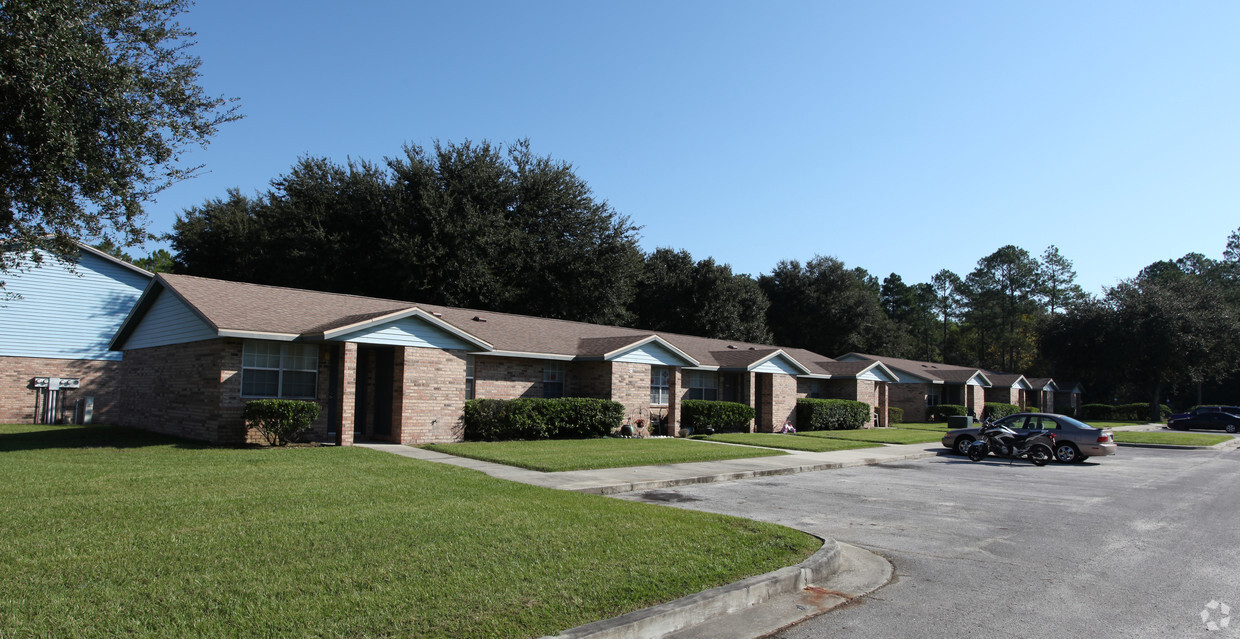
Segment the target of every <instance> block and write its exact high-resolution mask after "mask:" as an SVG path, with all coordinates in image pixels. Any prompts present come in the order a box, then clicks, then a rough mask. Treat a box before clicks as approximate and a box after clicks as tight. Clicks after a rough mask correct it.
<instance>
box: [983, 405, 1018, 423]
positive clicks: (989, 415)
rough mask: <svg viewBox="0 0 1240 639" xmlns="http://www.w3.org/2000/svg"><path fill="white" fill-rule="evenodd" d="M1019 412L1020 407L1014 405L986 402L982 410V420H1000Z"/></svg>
mask: <svg viewBox="0 0 1240 639" xmlns="http://www.w3.org/2000/svg"><path fill="white" fill-rule="evenodd" d="M1019 412H1020V406H1017V405H1016V404H1004V403H1003V402H986V404H985V405H984V406H983V408H982V419H1002V418H1004V417H1007V416H1008V415H1015V414H1016V413H1019Z"/></svg>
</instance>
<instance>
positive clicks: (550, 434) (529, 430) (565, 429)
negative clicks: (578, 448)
mask: <svg viewBox="0 0 1240 639" xmlns="http://www.w3.org/2000/svg"><path fill="white" fill-rule="evenodd" d="M623 420H624V405H623V404H621V403H619V402H613V401H610V400H606V399H590V398H586V397H561V398H557V399H542V398H521V399H507V400H504V399H471V400H469V401H467V402H465V418H464V422H465V439H467V440H470V441H487V442H494V441H506V440H512V439H582V438H588V437H603V436H604V435H607V434H608V433H610V432H612V431H613V430H615V429H617V428H619V427H620V424H621V422H622V421H623Z"/></svg>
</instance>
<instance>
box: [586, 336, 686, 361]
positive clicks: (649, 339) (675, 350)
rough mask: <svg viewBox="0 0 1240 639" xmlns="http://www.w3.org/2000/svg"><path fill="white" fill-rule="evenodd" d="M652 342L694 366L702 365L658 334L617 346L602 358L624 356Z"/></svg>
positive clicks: (609, 358)
mask: <svg viewBox="0 0 1240 639" xmlns="http://www.w3.org/2000/svg"><path fill="white" fill-rule="evenodd" d="M651 342H654V343H656V344H658V345H659V346H662V347H664V348H666V349H667V350H669V351H671V352H672V353H674V354H676V356H677V357H680V358H681V359H683V360H685V361H686V362H690V363H691V365H692V366H700V365H701V364H702V363H701V362H699V361H697V360H696V359H694V358H693V356H691V355H689V354H688V353H686V352H684V351H682V350H680V349H679V348H676V347H675V346H673V345H672V344H671V343H670V342H668V341H667V340H665V339H663V338H662V337H659V336H658V335H650V336H648V337H645V338H642V339H641V340H639V341H636V342H633V343H632V344H627V345H625V346H621V347H620V348H617V349H616V350H614V351H612V352H610V353H605V354H604V355H603V358H602V359H603V360H604V361H609V360H613V359H616V358H617V357H621V356H623V355H624V354H625V353H628V352H630V351H632V350H633V349H635V348H641V347H642V346H645V345H646V344H649V343H651ZM682 366H683V365H682Z"/></svg>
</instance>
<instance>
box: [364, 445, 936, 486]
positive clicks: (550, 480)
mask: <svg viewBox="0 0 1240 639" xmlns="http://www.w3.org/2000/svg"><path fill="white" fill-rule="evenodd" d="M357 445H358V446H362V447H365V448H372V449H374V450H381V451H384V452H389V453H395V454H397V455H401V456H403V457H412V458H414V459H421V460H424V461H431V462H439V463H441V464H452V465H453V466H462V467H464V468H472V469H474V470H478V471H482V472H484V473H486V474H488V475H490V476H492V477H496V478H499V479H507V480H510V481H516V482H521V483H523V484H532V485H534V486H542V487H543V488H558V489H560V490H572V491H576V492H581V493H593V494H596V495H612V494H615V493H624V492H629V491H634V490H655V489H659V488H669V487H672V486H683V485H685V484H705V483H710V482H716V481H730V480H733V479H748V478H751V477H763V476H766V475H791V474H795V473H804V472H810V471H815V470H830V469H834V468H848V467H850V466H871V465H874V464H882V463H886V462H896V461H905V460H909V459H921V458H923V457H933V456H935V455H938V454H940V453H946V452H947V449H946V448H943V445H942V444H940V443H939V442H931V443H928V444H898V445H887V446H883V447H881V448H853V449H850V450H833V451H828V452H823V453H808V452H801V451H789V454H787V455H775V456H771V457H751V458H749V459H727V460H723V461H710V462H692V463H684V464H661V465H658V466H631V467H627V468H603V469H599V470H570V471H564V472H558V473H544V472H540V471H536V470H526V469H524V468H516V467H514V466H505V465H503V464H495V463H491V462H485V461H479V460H476V459H468V458H465V457H456V456H453V455H446V454H444V453H437V452H434V451H430V450H423V449H421V448H414V447H413V446H405V445H402V444H382V443H367V444H357ZM720 445H724V444H720Z"/></svg>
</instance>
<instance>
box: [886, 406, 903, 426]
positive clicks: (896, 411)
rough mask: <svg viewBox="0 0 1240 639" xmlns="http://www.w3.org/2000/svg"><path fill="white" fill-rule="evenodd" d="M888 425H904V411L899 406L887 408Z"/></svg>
mask: <svg viewBox="0 0 1240 639" xmlns="http://www.w3.org/2000/svg"><path fill="white" fill-rule="evenodd" d="M887 423H888V424H903V423H904V409H903V408H899V407H897V406H888V407H887Z"/></svg>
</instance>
